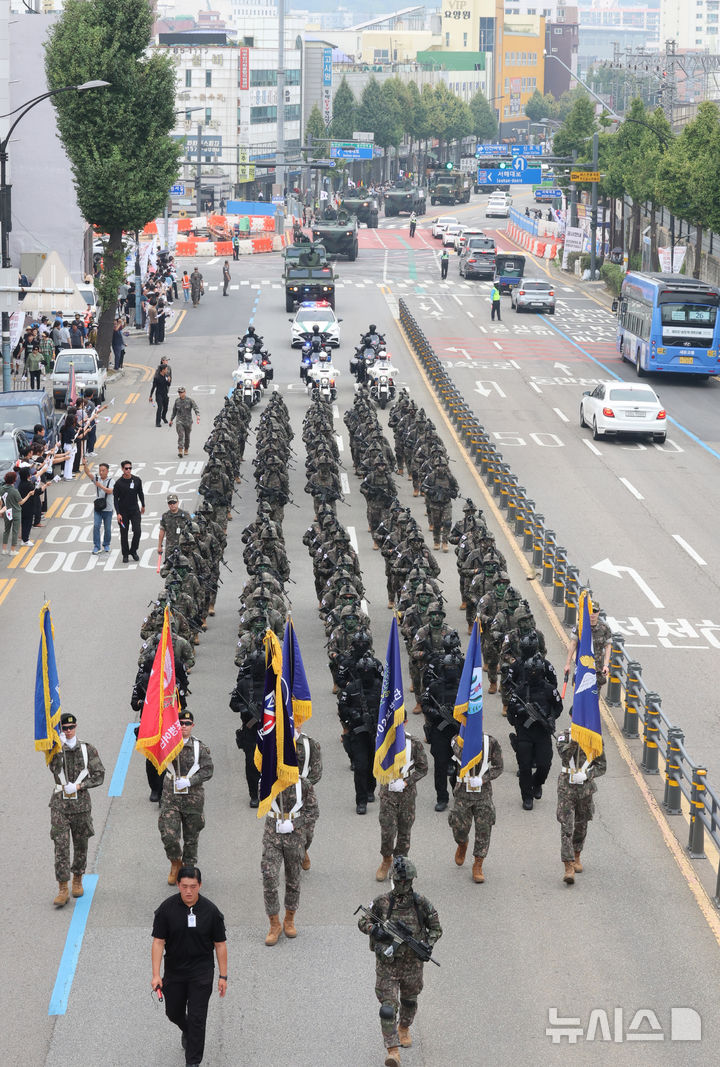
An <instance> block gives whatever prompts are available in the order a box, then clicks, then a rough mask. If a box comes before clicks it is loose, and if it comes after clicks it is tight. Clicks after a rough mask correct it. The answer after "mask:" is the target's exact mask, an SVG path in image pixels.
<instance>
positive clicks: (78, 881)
mask: <svg viewBox="0 0 720 1067" xmlns="http://www.w3.org/2000/svg"><path fill="white" fill-rule="evenodd" d="M84 892H85V890H84V889H83V884H82V875H81V874H74V875H73V880H72V895H73V896H74V897H81V896H82V895H83V893H84Z"/></svg>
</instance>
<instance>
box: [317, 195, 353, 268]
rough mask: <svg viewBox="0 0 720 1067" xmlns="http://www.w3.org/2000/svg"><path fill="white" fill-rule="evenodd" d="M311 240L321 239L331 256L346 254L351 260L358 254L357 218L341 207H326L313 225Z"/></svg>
mask: <svg viewBox="0 0 720 1067" xmlns="http://www.w3.org/2000/svg"><path fill="white" fill-rule="evenodd" d="M312 234H313V241H321V242H322V243H323V245H324V246H325V248H326V250H327V251H328V252H329V253H330V255H331V256H347V257H348V259H349V260H350V261H351V262H352V261H354V260H356V259H357V254H358V220H357V218H356V217H355V215H349V214H348V213H347V211H343V210H342V208H341V209H340V210H339V211H335V210H334V209H333V208H330V209H326V210H325V212H324V213H323V217H322V219H320V221H319V222H316V223H315V225H314V226H313V231H312Z"/></svg>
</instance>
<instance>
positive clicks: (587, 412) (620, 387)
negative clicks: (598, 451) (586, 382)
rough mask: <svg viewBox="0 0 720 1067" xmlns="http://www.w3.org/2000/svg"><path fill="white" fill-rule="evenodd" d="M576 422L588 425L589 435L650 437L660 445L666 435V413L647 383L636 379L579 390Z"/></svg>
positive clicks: (603, 383)
mask: <svg viewBox="0 0 720 1067" xmlns="http://www.w3.org/2000/svg"><path fill="white" fill-rule="evenodd" d="M580 425H581V426H588V427H590V429H591V430H592V434H593V437H594V438H595V440H596V441H598V440H599V439H600V438H601V437H610V436H613V437H615V436H617V435H618V434H632V435H633V436H635V437H639V436H644V437H652V439H653V441H655V442H656V443H657V444H664V443H665V439H666V436H667V412H666V411H665V409H664V408H663V406H662V404H661V403H660V398H659V397H658V396H657V394H656V393H655V392H654V391H653V390H652V389H651V388H650V386H649V385H644V384H641V383H640V382H616V381H613V382H601V383H600V384H599V385H597V386H595V388H594V389H593V390H592V391H590V390H589V389H588V390H587V392H585V393H583V397H582V400H581V401H580Z"/></svg>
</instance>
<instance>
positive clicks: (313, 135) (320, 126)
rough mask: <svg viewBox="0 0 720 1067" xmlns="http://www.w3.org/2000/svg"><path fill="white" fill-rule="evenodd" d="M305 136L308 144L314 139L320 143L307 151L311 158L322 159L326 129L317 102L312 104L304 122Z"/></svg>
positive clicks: (325, 147)
mask: <svg viewBox="0 0 720 1067" xmlns="http://www.w3.org/2000/svg"><path fill="white" fill-rule="evenodd" d="M305 137H306V140H307V143H308V144H313V145H314V142H315V141H320V142H321V143H320V144H319V145H317V146H315V145H314V147H313V149H312V151H311V152H310V153H309V155H310V158H311V159H323V158H324V157H325V155H326V154H327V151H326V150H327V145H326V143H325V141H326V138H327V130H326V128H325V123H324V122H323V117H322V114H321V112H320V108H319V107H318V105H317V104H313V109H312V111H311V112H310V114H309V115H308V120H307V122H306V123H305Z"/></svg>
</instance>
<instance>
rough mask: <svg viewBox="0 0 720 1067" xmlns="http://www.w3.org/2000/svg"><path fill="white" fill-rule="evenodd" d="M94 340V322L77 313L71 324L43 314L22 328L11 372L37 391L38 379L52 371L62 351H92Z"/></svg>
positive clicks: (95, 331)
mask: <svg viewBox="0 0 720 1067" xmlns="http://www.w3.org/2000/svg"><path fill="white" fill-rule="evenodd" d="M96 339H97V326H96V324H95V323H94V322H92V321H90V320H88V321H87V322H86V321H85V320H84V319H83V317H82V316H81V315H80V313H79V312H78V314H76V315H75V317H74V318H73V319H72V320H71V321H66V320H65V319H62V318H54V319H52V321H51V320H50V319H49V318H48V316H47V315H43V316H42V318H41V319H40V320H39V321H38V322H32V323H31V324H30V325H29V326H27V327H26V328H25V331H24V333H23V334H22V336H21V337H20V339H19V340H18V342H17V344H16V345H15V347H14V349H13V352H12V362H13V373H14V374H15V375H16V376H17V377H20V378H22V379H27V380H28V381H29V383H30V384H29V388H30V389H39V388H40V376H41V375H42V374H49V373H50V372H51V371H52V368H53V363H54V361H55V357H56V356H57V354H58V353H59V352H61V351H62V350H63V349H64V348H93V347H94V346H95V341H96Z"/></svg>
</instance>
